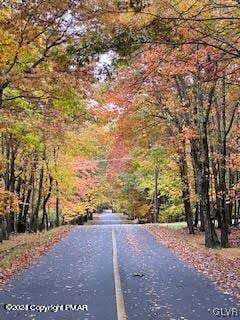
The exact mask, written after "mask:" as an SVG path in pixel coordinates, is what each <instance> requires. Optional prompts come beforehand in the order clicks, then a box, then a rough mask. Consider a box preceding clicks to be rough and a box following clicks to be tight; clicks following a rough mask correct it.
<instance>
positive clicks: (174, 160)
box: [0, 0, 240, 248]
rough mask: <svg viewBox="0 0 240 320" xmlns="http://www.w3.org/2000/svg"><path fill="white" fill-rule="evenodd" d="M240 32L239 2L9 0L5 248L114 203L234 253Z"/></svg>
mask: <svg viewBox="0 0 240 320" xmlns="http://www.w3.org/2000/svg"><path fill="white" fill-rule="evenodd" d="M239 23H240V3H239V1H238V0H224V1H223V0H216V1H210V0H202V1H198V0H197V1H196V0H188V1H187V0H164V1H159V0H156V1H154V0H130V1H128V0H112V1H111V0H82V1H77V0H66V1H59V0H48V1H46V0H34V1H32V0H31V1H30V0H13V1H12V0H1V1H0V114H1V115H0V116H1V120H0V242H2V241H4V240H7V239H9V237H10V238H11V234H12V233H25V232H39V231H43V230H46V229H47V230H48V229H51V228H54V227H58V226H60V225H62V224H67V223H76V221H79V219H82V217H84V216H89V214H90V213H92V212H95V211H98V210H100V209H101V208H102V207H104V206H106V207H112V208H113V209H114V210H115V211H117V212H123V213H125V214H127V215H128V216H129V219H136V218H137V219H142V220H144V221H146V222H152V223H164V222H168V223H171V222H178V221H186V222H187V227H188V231H189V233H190V234H194V233H195V232H196V231H199V230H200V232H203V233H204V234H205V246H206V247H208V248H216V247H223V248H226V247H229V234H230V232H231V228H232V227H236V226H238V225H239V222H240V130H239V129H240V107H239V97H240V90H239V86H240V72H239V69H240V64H239V58H240V47H239V43H240V34H239V30H240V28H239V26H240V25H239ZM219 230H220V232H218V231H219ZM0 246H1V244H0Z"/></svg>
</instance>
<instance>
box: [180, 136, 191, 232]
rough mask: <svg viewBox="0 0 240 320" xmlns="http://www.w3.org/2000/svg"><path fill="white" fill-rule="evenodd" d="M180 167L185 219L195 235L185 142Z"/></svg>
mask: <svg viewBox="0 0 240 320" xmlns="http://www.w3.org/2000/svg"><path fill="white" fill-rule="evenodd" d="M179 166H180V174H181V180H182V195H183V204H184V212H185V217H186V221H187V225H188V230H189V233H190V234H194V226H193V219H192V208H191V200H190V188H189V180H188V165H187V160H186V151H185V142H183V149H182V150H181V154H180V160H179Z"/></svg>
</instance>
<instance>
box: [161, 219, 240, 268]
mask: <svg viewBox="0 0 240 320" xmlns="http://www.w3.org/2000/svg"><path fill="white" fill-rule="evenodd" d="M158 225H159V226H160V227H162V228H167V229H169V230H173V231H176V232H175V236H177V237H179V239H181V240H183V241H185V242H186V243H187V244H188V245H189V246H191V247H193V248H196V249H197V248H203V247H205V244H204V243H205V236H204V233H203V232H200V231H198V230H197V231H196V234H194V235H191V234H189V233H188V230H187V224H186V222H173V223H159V224H158ZM216 232H217V234H218V237H219V238H220V230H218V229H217V230H216ZM229 240H230V248H221V249H219V248H218V249H211V252H213V253H215V254H217V255H219V256H222V257H223V258H227V259H235V258H240V229H239V228H235V227H232V228H231V233H230V234H229ZM239 272H240V270H239Z"/></svg>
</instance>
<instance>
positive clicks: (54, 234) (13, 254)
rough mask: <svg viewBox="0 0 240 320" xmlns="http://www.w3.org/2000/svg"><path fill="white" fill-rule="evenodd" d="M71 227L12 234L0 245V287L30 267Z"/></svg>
mask: <svg viewBox="0 0 240 320" xmlns="http://www.w3.org/2000/svg"><path fill="white" fill-rule="evenodd" d="M72 228H73V226H70V225H66V226H60V227H58V228H54V229H51V230H49V231H43V232H38V233H24V234H13V235H11V238H10V240H6V241H4V242H3V243H1V244H0V286H1V285H3V284H5V283H6V282H7V280H8V278H10V277H11V276H13V275H14V274H15V273H16V272H18V271H20V270H21V269H23V268H25V267H27V266H28V265H30V264H31V263H32V262H33V260H34V259H35V258H37V257H39V256H41V255H43V254H44V253H46V252H47V251H48V250H49V249H50V248H51V247H52V246H53V245H54V244H55V243H57V242H58V241H60V240H61V239H62V238H63V237H64V236H65V235H66V234H67V233H68V232H70V231H71V230H72Z"/></svg>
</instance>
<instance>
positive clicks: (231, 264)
mask: <svg viewBox="0 0 240 320" xmlns="http://www.w3.org/2000/svg"><path fill="white" fill-rule="evenodd" d="M146 228H147V230H148V231H150V232H151V234H152V235H153V236H154V237H155V238H156V239H157V240H159V241H161V242H162V243H163V244H164V245H165V246H166V247H168V248H169V249H171V250H173V251H174V253H175V254H176V255H177V256H178V257H179V258H180V259H181V260H183V261H184V262H186V263H187V264H189V265H190V266H192V267H193V268H194V269H196V270H197V271H199V272H201V273H202V274H204V276H206V277H207V278H208V279H210V280H211V281H212V282H213V283H214V284H216V285H217V287H218V288H219V289H220V290H222V291H224V293H227V294H230V295H232V296H234V297H236V298H238V299H239V298H240V286H239V283H240V268H239V266H240V258H239V257H236V258H232V259H230V258H226V257H224V256H223V255H219V254H217V253H216V252H217V251H216V250H225V249H208V248H205V247H196V246H194V247H193V246H192V245H191V244H190V243H189V242H187V241H186V240H185V239H184V236H183V233H182V232H179V230H178V231H176V230H172V229H168V228H164V227H161V226H159V225H148V226H146ZM237 234H238V235H239V232H236V231H234V232H233V236H234V245H236V242H238V241H237V240H236V235H237Z"/></svg>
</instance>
